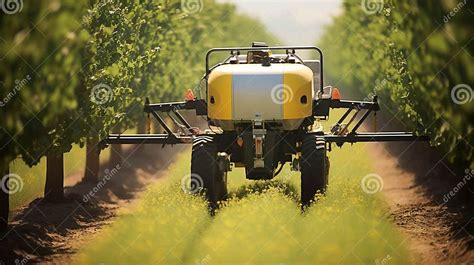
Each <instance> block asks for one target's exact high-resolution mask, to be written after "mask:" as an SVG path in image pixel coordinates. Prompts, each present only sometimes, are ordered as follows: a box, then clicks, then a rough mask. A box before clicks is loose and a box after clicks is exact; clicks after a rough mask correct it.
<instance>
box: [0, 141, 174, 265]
mask: <svg viewBox="0 0 474 265" xmlns="http://www.w3.org/2000/svg"><path fill="white" fill-rule="evenodd" d="M182 150H183V148H181V147H179V148H178V147H174V148H171V147H167V148H164V149H161V147H154V148H151V147H150V148H146V149H140V151H136V150H135V149H130V150H128V151H127V152H126V153H125V158H126V159H125V160H124V162H123V163H122V164H120V165H117V166H115V170H114V168H113V167H112V168H108V167H107V166H105V167H104V166H101V168H102V172H104V174H103V175H104V176H109V178H108V179H107V178H104V180H103V182H100V183H98V184H90V183H87V184H85V183H80V182H79V180H80V178H81V176H80V175H77V176H72V177H70V178H68V182H69V183H76V184H74V185H72V186H69V187H67V188H66V190H65V194H66V198H67V200H66V201H65V202H63V203H59V204H51V203H47V202H43V201H42V199H41V198H39V199H36V200H34V201H33V202H31V203H30V204H29V205H27V206H25V207H22V208H21V209H19V210H18V211H17V212H16V213H14V217H13V221H12V222H11V229H10V231H9V232H8V233H7V234H6V235H4V236H3V239H2V241H0V260H1V261H2V262H3V263H5V264H26V263H30V262H34V263H45V264H70V263H71V261H72V257H73V255H74V254H75V253H76V252H77V250H78V249H80V248H82V247H85V246H87V245H88V244H89V243H90V242H89V239H90V238H91V237H93V236H94V235H95V234H97V233H99V232H100V231H101V230H102V229H103V228H104V227H105V226H107V225H109V224H111V223H113V222H114V220H115V218H116V216H117V211H118V210H119V209H123V208H126V207H129V205H130V203H131V202H132V201H134V200H136V199H137V198H139V196H140V193H141V192H142V191H143V190H145V188H146V186H147V185H149V184H150V183H153V182H155V181H156V180H158V179H159V178H160V177H161V176H162V175H163V174H164V172H165V171H166V170H167V168H168V166H169V165H170V164H171V163H172V162H173V158H174V157H175V154H177V153H179V152H180V151H182ZM131 165H133V167H131ZM2 262H0V264H1V265H3V264H2Z"/></svg>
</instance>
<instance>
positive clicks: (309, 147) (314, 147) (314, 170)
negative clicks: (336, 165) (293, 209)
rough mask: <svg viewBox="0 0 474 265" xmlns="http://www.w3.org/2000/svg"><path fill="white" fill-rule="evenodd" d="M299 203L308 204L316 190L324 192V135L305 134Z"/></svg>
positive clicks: (327, 160) (325, 174)
mask: <svg viewBox="0 0 474 265" xmlns="http://www.w3.org/2000/svg"><path fill="white" fill-rule="evenodd" d="M300 169H301V203H302V206H303V207H306V206H309V204H310V203H311V201H312V200H313V199H314V196H315V195H316V193H317V192H319V193H321V194H324V193H325V192H326V187H327V185H328V175H329V159H328V157H327V156H326V143H325V141H324V137H321V136H319V135H306V136H305V138H304V139H303V144H302V146H301V162H300Z"/></svg>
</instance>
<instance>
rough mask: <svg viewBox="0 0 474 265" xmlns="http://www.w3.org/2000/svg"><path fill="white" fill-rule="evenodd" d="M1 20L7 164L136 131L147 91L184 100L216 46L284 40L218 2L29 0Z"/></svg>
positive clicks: (1, 138) (1, 136)
mask: <svg viewBox="0 0 474 265" xmlns="http://www.w3.org/2000/svg"><path fill="white" fill-rule="evenodd" d="M0 25H1V28H2V35H1V38H0V56H1V64H0V78H1V79H0V80H1V84H0V85H1V91H0V97H1V99H2V101H1V103H2V106H1V108H0V115H1V117H2V118H1V119H0V126H1V129H2V130H0V144H1V147H0V148H1V152H2V161H0V162H2V163H8V162H9V161H11V160H13V159H15V158H16V157H17V156H21V157H22V158H23V160H24V161H25V162H26V163H27V164H29V165H33V164H35V163H37V162H38V161H39V159H40V158H41V157H42V156H44V155H46V154H50V153H53V154H61V153H64V152H68V151H69V150H70V148H71V145H72V144H74V143H79V144H81V145H83V144H84V143H85V142H86V141H88V140H91V139H100V138H102V137H104V136H105V135H107V134H108V133H109V131H110V130H111V129H112V128H113V127H114V126H115V125H116V124H118V123H121V126H122V128H123V129H126V128H129V127H136V125H137V117H139V116H140V115H143V114H142V105H143V100H144V97H145V96H149V97H150V98H151V99H152V100H153V101H161V100H178V99H181V98H182V97H183V94H184V92H185V91H186V89H187V88H193V87H195V86H196V85H197V84H199V80H200V78H201V76H202V74H203V73H204V54H205V51H206V50H207V49H209V48H212V47H214V46H227V45H238V46H240V45H248V44H249V43H250V42H251V41H252V40H267V41H270V42H274V41H275V39H274V38H273V37H272V36H271V35H270V34H269V33H267V32H266V31H265V29H264V28H263V27H262V25H261V24H260V23H259V22H258V21H255V20H253V19H250V18H248V17H246V16H243V15H240V14H237V12H236V10H235V8H234V7H233V6H232V5H229V4H221V3H217V2H215V1H193V0H189V1H185V0H183V1H178V0H127V1H122V0H91V1H74V0H62V1H60V0H38V1H25V3H24V7H23V9H22V10H21V12H18V13H16V14H12V15H3V14H2V15H1V16H0ZM17 87H18V88H17Z"/></svg>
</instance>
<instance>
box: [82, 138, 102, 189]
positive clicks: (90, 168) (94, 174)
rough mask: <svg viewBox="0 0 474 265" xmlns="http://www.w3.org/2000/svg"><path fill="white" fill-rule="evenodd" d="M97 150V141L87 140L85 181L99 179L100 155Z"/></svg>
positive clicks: (93, 181)
mask: <svg viewBox="0 0 474 265" xmlns="http://www.w3.org/2000/svg"><path fill="white" fill-rule="evenodd" d="M99 155H100V154H99V151H98V150H97V141H96V140H90V141H87V145H86V168H85V169H84V178H83V179H82V181H83V182H92V183H95V182H97V181H99V167H100V157H99Z"/></svg>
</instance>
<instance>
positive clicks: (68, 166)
mask: <svg viewBox="0 0 474 265" xmlns="http://www.w3.org/2000/svg"><path fill="white" fill-rule="evenodd" d="M109 155H110V151H109V149H107V150H104V151H103V152H102V153H101V161H107V160H108V157H109ZM85 164H86V149H85V148H80V147H79V146H78V145H74V146H73V148H72V149H71V151H70V152H69V153H66V154H64V175H65V178H66V179H67V177H68V176H71V175H73V174H83V172H84V168H85ZM10 173H11V174H16V175H18V176H19V177H20V178H21V181H22V183H23V185H22V188H21V189H19V191H18V192H15V193H13V194H12V195H10V210H12V211H13V210H16V209H18V208H19V207H21V206H23V205H25V204H28V203H29V202H31V201H32V200H34V199H35V198H38V197H42V196H43V192H44V184H45V180H46V178H45V177H46V158H45V157H43V158H41V160H40V162H39V163H38V164H37V165H35V166H34V167H31V168H30V167H28V166H27V165H26V164H25V163H24V162H23V160H21V158H18V159H16V160H14V161H13V162H12V163H11V164H10Z"/></svg>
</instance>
